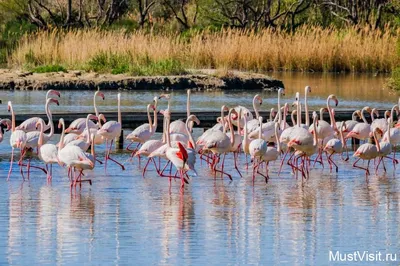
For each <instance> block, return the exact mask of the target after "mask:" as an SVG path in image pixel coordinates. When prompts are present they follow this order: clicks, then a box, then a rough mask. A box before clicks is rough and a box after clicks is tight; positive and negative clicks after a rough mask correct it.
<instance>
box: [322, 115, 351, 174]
mask: <svg viewBox="0 0 400 266" xmlns="http://www.w3.org/2000/svg"><path fill="white" fill-rule="evenodd" d="M345 126H346V122H345V121H342V122H340V125H339V134H340V139H336V138H334V139H331V140H329V141H328V142H327V143H326V145H325V147H324V151H326V152H327V153H328V154H329V156H328V163H329V166H330V167H329V168H330V171H332V164H333V165H334V166H335V167H336V173H337V172H338V170H339V169H338V166H337V164H336V163H335V162H334V161H333V159H332V156H333V155H334V154H335V153H340V154H342V152H343V151H344V150H345V149H346V141H345V140H344V135H343V131H344V127H345ZM348 159H349V155H348V154H347V158H346V159H345V161H347V160H348Z"/></svg>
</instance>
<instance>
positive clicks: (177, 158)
mask: <svg viewBox="0 0 400 266" xmlns="http://www.w3.org/2000/svg"><path fill="white" fill-rule="evenodd" d="M177 144H178V148H168V149H167V151H166V156H167V158H168V160H170V161H171V163H172V164H173V165H174V166H175V167H176V169H178V171H179V174H180V177H181V189H180V191H181V192H183V189H184V187H185V183H186V182H187V180H186V179H185V178H184V177H183V175H184V173H183V171H184V170H186V169H187V163H186V162H187V160H188V153H187V151H186V149H185V147H184V146H183V145H182V144H181V143H180V142H177Z"/></svg>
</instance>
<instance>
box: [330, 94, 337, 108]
mask: <svg viewBox="0 0 400 266" xmlns="http://www.w3.org/2000/svg"><path fill="white" fill-rule="evenodd" d="M328 100H332V101H334V102H335V106H338V104H339V100H338V99H337V97H336V95H335V94H331V95H329V96H328Z"/></svg>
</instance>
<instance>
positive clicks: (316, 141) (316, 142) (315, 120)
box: [313, 117, 318, 147]
mask: <svg viewBox="0 0 400 266" xmlns="http://www.w3.org/2000/svg"><path fill="white" fill-rule="evenodd" d="M313 123H314V143H313V146H314V147H318V133H317V132H318V130H317V125H316V123H317V119H316V117H314V121H313Z"/></svg>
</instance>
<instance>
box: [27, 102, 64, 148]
mask: <svg viewBox="0 0 400 266" xmlns="http://www.w3.org/2000/svg"><path fill="white" fill-rule="evenodd" d="M50 103H55V104H57V105H59V103H58V100H56V99H53V98H49V99H47V101H46V114H47V117H48V119H49V123H48V125H50V133H49V134H44V136H43V144H46V143H47V142H48V141H49V140H50V139H51V137H52V136H53V135H54V124H53V115H52V113H51V111H50V107H49V104H50ZM39 121H41V120H40V119H38V121H37V122H36V124H37V125H39V123H38V122H39ZM42 121H43V119H42ZM43 125H44V121H43ZM44 129H45V127H43V131H44ZM39 136H40V131H30V132H28V133H26V145H25V148H27V149H30V148H32V149H33V148H35V147H37V146H38V142H39Z"/></svg>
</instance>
